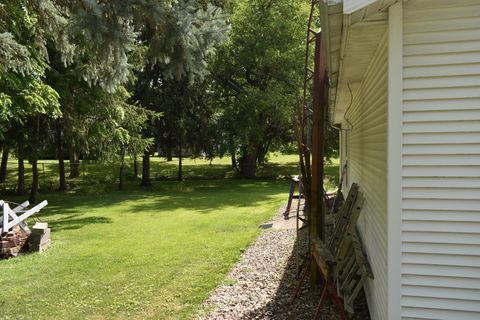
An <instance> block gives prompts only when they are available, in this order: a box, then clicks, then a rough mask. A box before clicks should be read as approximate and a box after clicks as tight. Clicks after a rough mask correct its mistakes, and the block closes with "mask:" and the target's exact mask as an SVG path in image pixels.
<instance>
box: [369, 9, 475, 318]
mask: <svg viewBox="0 0 480 320" xmlns="http://www.w3.org/2000/svg"><path fill="white" fill-rule="evenodd" d="M401 108H402V110H401V119H402V120H403V122H402V124H401V132H402V137H401V144H402V149H401V153H402V154H401V162H402V163H401V169H402V170H401V196H402V199H401V217H402V221H401V239H400V241H401V251H402V252H401V258H400V259H401V261H400V263H401V288H400V291H401V311H400V312H401V317H402V319H452V320H460V319H480V1H478V0H459V1H451V0H435V1H433V0H410V1H407V2H404V4H403V103H402V107H401ZM400 121H401V120H400ZM375 281H377V280H375Z"/></svg>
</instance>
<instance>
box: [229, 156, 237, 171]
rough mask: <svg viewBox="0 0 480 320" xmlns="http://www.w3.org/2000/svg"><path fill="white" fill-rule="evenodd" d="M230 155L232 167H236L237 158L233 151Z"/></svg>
mask: <svg viewBox="0 0 480 320" xmlns="http://www.w3.org/2000/svg"><path fill="white" fill-rule="evenodd" d="M230 156H231V157H232V169H237V158H236V156H235V153H231V154H230Z"/></svg>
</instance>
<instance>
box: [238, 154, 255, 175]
mask: <svg viewBox="0 0 480 320" xmlns="http://www.w3.org/2000/svg"><path fill="white" fill-rule="evenodd" d="M257 150H258V148H249V147H247V148H245V150H244V151H243V153H242V156H241V157H240V159H239V165H240V177H242V178H247V179H252V178H255V172H256V169H257V153H258V151H257Z"/></svg>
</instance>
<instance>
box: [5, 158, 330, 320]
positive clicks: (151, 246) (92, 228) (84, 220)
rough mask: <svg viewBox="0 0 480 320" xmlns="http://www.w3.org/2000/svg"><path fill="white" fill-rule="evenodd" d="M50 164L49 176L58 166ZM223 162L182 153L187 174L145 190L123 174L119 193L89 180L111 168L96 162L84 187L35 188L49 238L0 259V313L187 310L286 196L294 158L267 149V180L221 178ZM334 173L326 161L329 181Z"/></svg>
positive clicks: (49, 315) (162, 168)
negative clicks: (48, 243) (46, 245)
mask: <svg viewBox="0 0 480 320" xmlns="http://www.w3.org/2000/svg"><path fill="white" fill-rule="evenodd" d="M12 163H13V162H12ZM13 164H14V163H13ZM47 164H48V166H47V168H46V180H50V179H51V181H52V183H55V179H56V177H55V174H56V164H55V163H54V162H53V161H48V162H47ZM228 164H229V163H228V159H216V160H215V161H213V163H212V165H211V166H210V165H209V163H208V162H205V161H203V160H188V161H186V166H185V167H186V170H187V172H189V174H190V178H191V179H188V180H186V181H184V182H177V181H164V180H163V181H157V180H155V181H154V182H153V187H152V188H151V189H150V188H149V189H143V188H141V187H139V186H138V182H136V181H129V182H128V183H127V185H126V189H125V190H124V191H121V192H120V191H116V190H115V184H114V183H113V182H108V181H103V180H99V181H100V182H99V181H96V180H95V179H93V177H97V178H98V179H100V178H101V177H102V175H105V174H106V173H107V172H108V170H107V169H108V168H109V166H108V165H98V164H97V167H96V168H97V169H96V170H97V171H95V170H94V168H95V167H94V165H92V167H91V168H87V169H90V171H87V173H86V177H85V180H84V181H83V182H82V183H83V184H82V183H80V182H79V183H80V184H82V186H83V187H82V188H77V189H75V191H72V192H68V193H58V192H50V193H41V196H40V200H43V199H47V200H48V201H49V205H48V207H47V208H45V209H44V210H42V212H41V214H40V215H39V218H40V219H41V220H42V221H45V222H48V223H49V225H50V226H51V228H52V240H53V246H52V247H51V248H50V249H49V250H48V251H47V252H46V253H43V254H28V255H24V256H20V257H17V258H14V259H9V260H3V261H0V308H1V310H2V311H1V312H2V313H1V315H0V318H2V319H84V318H88V319H126V318H128V319H144V318H151V319H189V318H191V317H192V315H194V314H196V313H197V312H198V307H199V305H200V304H201V302H202V301H203V300H204V299H205V298H206V297H207V295H208V293H209V292H210V291H211V290H212V289H213V288H215V287H216V286H217V285H218V284H219V283H221V282H222V281H225V274H226V273H227V271H228V270H229V269H230V268H231V267H232V266H233V264H234V263H235V262H236V261H237V259H238V258H239V256H240V254H241V252H242V251H243V250H244V249H245V248H246V247H247V246H248V244H249V243H250V242H251V241H252V240H253V239H254V238H255V237H256V235H257V234H258V233H259V228H258V225H259V224H261V223H262V222H264V221H266V220H268V219H269V218H271V217H272V215H273V214H274V213H275V212H276V211H277V210H278V208H279V206H280V205H281V204H282V203H284V202H285V201H286V200H287V196H288V186H289V185H288V181H287V180H286V179H285V177H286V176H289V175H291V174H296V173H297V171H298V169H297V161H296V156H272V158H271V162H270V163H269V165H267V166H265V167H263V168H260V170H259V174H260V175H261V176H263V177H264V179H258V180H239V179H225V178H224V179H219V178H216V179H214V178H215V177H216V175H217V176H220V175H223V176H224V177H228V173H229V172H230V169H229V165H228ZM13 169H14V168H13ZM13 169H12V168H11V170H10V177H9V179H11V180H14V172H12V171H14V170H13ZM152 169H153V170H152V171H153V173H154V174H153V175H152V176H154V177H155V176H159V175H161V174H162V172H167V171H168V170H174V169H175V166H174V164H170V163H167V162H165V161H163V160H160V159H158V158H155V160H154V161H153V165H152ZM202 173H203V174H204V175H203V176H202ZM337 173H338V167H336V166H335V165H332V166H330V167H328V168H327V174H328V175H329V177H328V179H330V180H332V181H334V180H336V179H337V177H336V175H337ZM88 175H90V180H89V178H88ZM202 177H203V178H208V179H203V180H202V179H199V178H202ZM265 178H270V179H265ZM158 180H160V179H158ZM2 198H3V199H5V196H2ZM25 198H27V197H26V196H24V197H21V198H18V197H16V196H15V197H9V196H7V197H6V200H12V201H20V200H24V199H25ZM31 222H33V221H31Z"/></svg>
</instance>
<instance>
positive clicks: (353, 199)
mask: <svg viewBox="0 0 480 320" xmlns="http://www.w3.org/2000/svg"><path fill="white" fill-rule="evenodd" d="M364 201H365V199H364V197H363V193H362V192H360V191H359V187H358V185H357V184H352V186H351V187H350V191H349V193H348V196H347V197H346V199H345V202H344V204H343V206H342V207H341V208H340V210H339V212H338V214H337V215H336V217H335V219H334V225H333V228H332V232H331V236H330V238H329V239H328V240H327V241H326V242H323V241H321V240H320V238H314V239H312V254H311V257H310V259H309V262H308V263H307V265H306V267H305V269H304V270H303V272H302V274H301V277H300V281H299V284H298V286H297V290H296V292H295V294H294V296H293V299H292V303H293V301H294V300H295V298H296V296H297V295H298V292H299V288H300V287H301V285H302V283H303V281H304V279H305V277H306V274H307V273H308V271H309V269H310V267H309V266H310V263H311V261H312V260H313V259H315V262H316V264H317V266H318V267H319V271H320V275H321V278H322V282H323V291H322V295H321V297H320V301H319V303H318V305H317V311H316V313H315V319H318V318H319V317H320V312H321V309H322V306H323V303H324V302H325V299H326V298H327V297H330V298H331V299H332V300H333V302H334V303H335V305H336V306H337V309H338V312H339V314H340V317H341V319H345V317H346V315H345V310H347V311H348V312H350V313H353V302H354V301H355V299H356V297H357V296H358V294H359V292H360V289H361V288H362V287H363V284H364V283H365V281H366V279H367V278H368V277H372V278H373V275H372V273H371V271H370V267H369V266H368V262H367V259H366V258H365V254H364V252H363V251H362V245H361V242H360V238H359V237H358V236H357V234H356V227H355V226H356V223H357V220H358V217H359V215H360V212H361V209H362V205H363V203H364ZM341 299H343V304H342V302H341Z"/></svg>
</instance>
